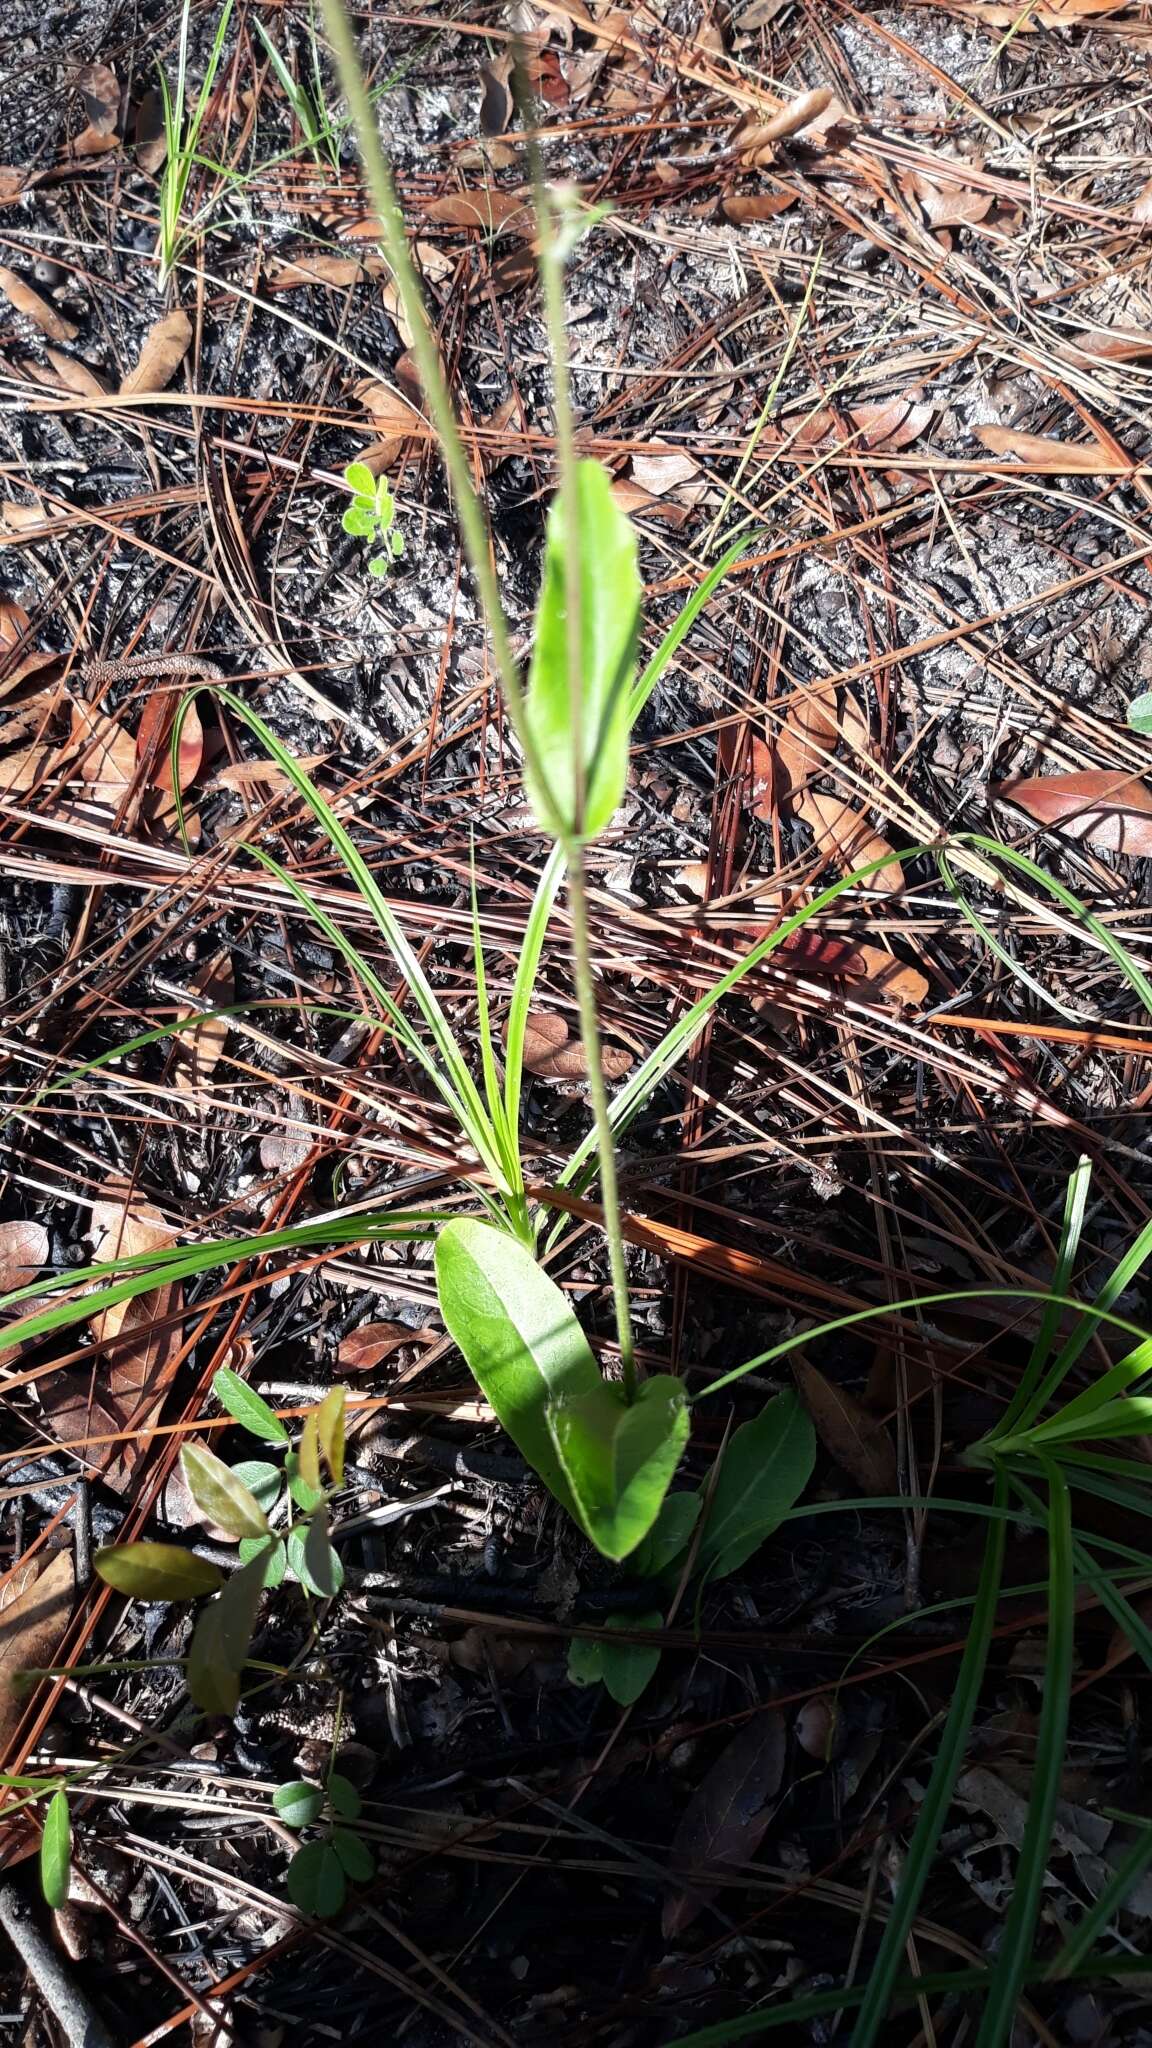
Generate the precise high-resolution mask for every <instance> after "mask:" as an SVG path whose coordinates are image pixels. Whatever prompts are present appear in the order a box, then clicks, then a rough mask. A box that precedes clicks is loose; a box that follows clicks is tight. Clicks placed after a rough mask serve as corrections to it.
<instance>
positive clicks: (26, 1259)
mask: <svg viewBox="0 0 1152 2048" xmlns="http://www.w3.org/2000/svg"><path fill="white" fill-rule="evenodd" d="M48 1250H49V1238H48V1232H47V1231H46V1230H45V1228H44V1225H43V1224H42V1223H0V1294H8V1293H9V1292H10V1291H11V1290H12V1289H13V1288H16V1287H28V1286H30V1285H31V1283H32V1281H33V1280H34V1279H35V1278H36V1275H37V1273H39V1272H40V1271H41V1269H42V1268H43V1267H44V1266H46V1265H47V1264H48Z"/></svg>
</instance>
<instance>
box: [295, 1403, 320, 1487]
mask: <svg viewBox="0 0 1152 2048" xmlns="http://www.w3.org/2000/svg"><path fill="white" fill-rule="evenodd" d="M296 1456H297V1459H298V1462H299V1470H300V1477H301V1479H302V1480H303V1481H304V1484H305V1486H307V1487H310V1488H311V1490H312V1492H313V1493H314V1494H315V1495H316V1498H317V1500H322V1499H323V1497H324V1488H323V1486H322V1484H321V1480H320V1424H319V1422H318V1421H317V1411H316V1409H315V1408H310V1409H309V1411H308V1413H307V1415H306V1416H305V1418H304V1427H303V1429H302V1430H301V1432H300V1446H299V1449H298V1451H297V1453H296Z"/></svg>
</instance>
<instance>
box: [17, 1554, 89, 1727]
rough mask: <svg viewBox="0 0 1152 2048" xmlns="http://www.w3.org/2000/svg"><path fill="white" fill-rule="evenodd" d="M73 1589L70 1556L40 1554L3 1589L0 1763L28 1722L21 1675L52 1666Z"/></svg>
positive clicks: (23, 1564) (20, 1566)
mask: <svg viewBox="0 0 1152 2048" xmlns="http://www.w3.org/2000/svg"><path fill="white" fill-rule="evenodd" d="M75 1584H76V1573H75V1569H74V1567H73V1563H72V1553H71V1551H70V1550H38V1551H36V1552H35V1553H34V1554H33V1555H32V1556H31V1557H28V1558H22V1559H21V1560H20V1562H19V1563H18V1564H16V1565H14V1566H13V1568H12V1570H11V1572H10V1573H9V1574H8V1576H7V1577H6V1579H5V1580H4V1582H3V1584H2V1585H0V1757H2V1756H3V1755H4V1753H5V1752H6V1750H7V1748H8V1744H9V1742H10V1741H11V1739H12V1737H13V1735H14V1734H15V1733H16V1730H17V1729H18V1727H19V1726H20V1723H21V1721H22V1720H23V1718H24V1711H25V1707H26V1705H27V1701H26V1699H25V1698H24V1696H23V1694H22V1692H21V1691H20V1690H19V1689H17V1681H18V1679H19V1676H20V1673H21V1672H23V1671H36V1670H41V1669H42V1668H43V1667H44V1665H46V1664H51V1663H52V1661H53V1659H54V1656H55V1653H56V1650H57V1649H58V1648H59V1645H60V1643H61V1642H62V1641H63V1637H64V1631H65V1629H66V1628H67V1626H68V1622H69V1620H70V1618H71V1614H72V1598H73V1593H74V1590H75Z"/></svg>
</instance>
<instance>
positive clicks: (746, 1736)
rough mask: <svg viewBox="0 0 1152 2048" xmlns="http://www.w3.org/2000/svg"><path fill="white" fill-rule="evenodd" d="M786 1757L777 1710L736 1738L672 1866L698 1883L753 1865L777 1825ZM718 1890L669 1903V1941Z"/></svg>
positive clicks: (697, 1797)
mask: <svg viewBox="0 0 1152 2048" xmlns="http://www.w3.org/2000/svg"><path fill="white" fill-rule="evenodd" d="M786 1756H787V1731H786V1729H785V1724H784V1716H783V1714H780V1713H777V1711H776V1709H775V1708H774V1707H770V1708H768V1709H767V1711H766V1712H764V1713H762V1714H757V1715H756V1717H755V1719H754V1720H752V1721H749V1722H748V1723H747V1724H746V1726H745V1727H743V1728H741V1730H740V1732H739V1734H737V1735H734V1736H733V1738H732V1740H731V1742H730V1743H729V1744H728V1745H727V1747H726V1748H725V1749H723V1750H721V1752H720V1755H719V1756H718V1757H717V1759H716V1762H715V1763H714V1764H713V1766H712V1768H711V1770H710V1771H709V1772H708V1775H707V1777H706V1778H705V1780H704V1782H703V1784H702V1785H699V1786H698V1787H697V1789H696V1791H695V1792H694V1793H693V1794H692V1797H691V1799H690V1800H689V1801H688V1804H687V1806H686V1807H685V1808H684V1813H683V1816H682V1818H681V1821H680V1825H679V1827H678V1828H677V1830H676V1833H675V1835H674V1836H673V1839H672V1851H671V1861H672V1863H673V1864H674V1865H675V1866H676V1868H677V1869H679V1870H681V1871H684V1872H685V1873H686V1874H689V1875H691V1876H692V1877H693V1878H695V1876H696V1873H698V1872H707V1871H709V1870H726V1871H731V1870H736V1869H739V1868H740V1866H741V1865H742V1864H745V1863H747V1862H749V1861H750V1859H751V1858H752V1857H753V1856H754V1855H755V1854H756V1851H757V1849H758V1848H759V1847H760V1844H761V1842H762V1841H763V1839H764V1837H765V1835H766V1834H767V1832H768V1829H769V1826H770V1824H771V1821H772V1815H773V1811H774V1807H773V1805H772V1801H773V1800H774V1799H775V1797H776V1794H777V1793H778V1792H779V1790H780V1785H781V1782H782V1780H783V1777H784V1764H785V1759H786ZM714 1889H715V1888H714V1887H713V1886H709V1885H708V1884H707V1883H706V1882H705V1883H704V1884H700V1883H698V1882H694V1883H693V1886H692V1890H691V1891H683V1892H677V1893H675V1894H674V1895H673V1897H671V1898H670V1899H669V1900H668V1901H667V1903H666V1905H665V1907H664V1916H663V1922H662V1925H663V1932H664V1938H665V1940H666V1941H671V1940H674V1939H675V1937H676V1936H677V1935H680V1934H683V1932H684V1930H685V1928H687V1927H690V1926H691V1924H692V1922H693V1920H695V1918H696V1916H697V1914H698V1913H699V1912H700V1909H701V1907H702V1906H704V1905H706V1904H707V1902H708V1900H709V1899H710V1898H711V1897H712V1895H713V1891H714Z"/></svg>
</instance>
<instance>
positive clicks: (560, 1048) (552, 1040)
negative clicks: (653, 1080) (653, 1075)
mask: <svg viewBox="0 0 1152 2048" xmlns="http://www.w3.org/2000/svg"><path fill="white" fill-rule="evenodd" d="M505 1035H507V1030H505ZM524 1065H525V1066H526V1068H527V1069H528V1072H529V1073H530V1074H536V1075H538V1076H539V1077H540V1079H541V1080H544V1081H583V1080H585V1079H586V1077H587V1073H588V1067H587V1062H586V1061H585V1058H584V1047H583V1045H582V1043H581V1041H580V1040H579V1039H578V1038H570V1037H569V1034H568V1026H567V1024H566V1023H565V1021H564V1019H563V1017H558V1016H556V1015H555V1013H554V1012H553V1011H551V1010H532V1011H530V1012H529V1016H528V1024H527V1028H526V1030H525V1033H524ZM600 1065H601V1068H602V1070H603V1073H604V1078H605V1080H607V1081H619V1080H620V1079H621V1078H622V1076H623V1075H625V1074H626V1073H628V1071H629V1070H630V1068H631V1067H633V1066H634V1065H635V1060H634V1059H633V1056H632V1054H631V1053H630V1052H628V1051H626V1049H625V1048H624V1047H623V1046H620V1045H604V1044H602V1045H601V1047H600Z"/></svg>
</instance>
